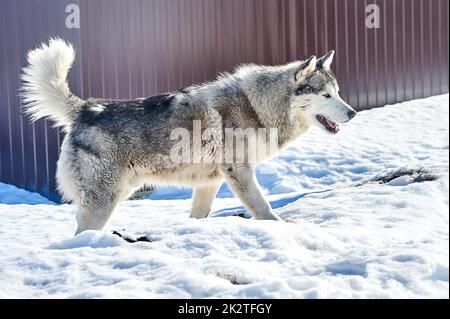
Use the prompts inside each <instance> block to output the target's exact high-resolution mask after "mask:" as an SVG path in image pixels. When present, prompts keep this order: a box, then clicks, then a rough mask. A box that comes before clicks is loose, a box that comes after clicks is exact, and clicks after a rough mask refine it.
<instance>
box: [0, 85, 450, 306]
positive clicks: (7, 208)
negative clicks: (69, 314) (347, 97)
mask: <svg viewBox="0 0 450 319" xmlns="http://www.w3.org/2000/svg"><path fill="white" fill-rule="evenodd" d="M448 102H449V101H448V94H445V95H441V96H435V97H431V98H427V99H421V100H415V101H410V102H404V103H400V104H396V105H390V106H386V107H384V108H379V109H374V110H371V111H365V112H360V114H359V115H358V116H357V117H356V118H355V119H354V120H353V121H352V122H350V123H349V124H348V125H344V126H343V127H342V129H341V132H340V133H339V134H337V135H335V136H330V135H328V134H326V133H322V132H321V131H320V130H318V129H313V130H311V131H310V132H309V133H308V134H306V136H304V137H301V138H300V139H299V140H298V141H297V142H296V143H295V144H294V145H293V146H292V147H290V148H289V149H287V150H285V151H284V152H283V153H281V154H280V155H279V156H278V157H277V158H276V159H274V160H272V161H270V162H268V163H265V164H262V165H260V166H259V168H258V179H259V181H260V182H261V184H262V186H263V188H264V191H265V193H266V194H268V195H267V196H268V198H269V199H270V201H271V204H272V207H274V209H275V212H276V213H277V214H279V215H280V216H281V217H282V218H283V219H285V220H288V221H290V222H274V221H256V220H253V219H245V218H240V217H231V216H228V215H232V214H236V213H245V209H244V208H243V207H242V205H241V204H240V202H239V201H238V200H236V199H234V198H231V196H232V195H231V193H230V192H229V190H228V188H227V187H223V188H222V189H221V191H220V194H219V195H220V198H218V199H216V201H215V203H214V207H213V213H212V214H211V217H210V218H207V219H204V220H195V219H190V218H188V215H189V209H190V199H188V198H189V194H190V191H189V190H176V189H171V188H166V189H160V190H157V191H156V192H155V193H154V194H152V195H151V196H150V198H152V199H150V200H141V201H127V202H125V203H123V204H122V205H121V206H120V207H119V208H118V210H117V211H116V213H115V215H114V216H113V218H112V219H111V221H110V222H109V224H108V225H107V227H106V229H105V231H104V232H95V231H87V232H84V233H82V234H80V235H78V236H76V237H73V233H74V231H75V228H76V225H75V216H74V209H75V208H74V207H73V206H71V205H54V204H53V203H51V202H50V201H48V200H46V199H45V198H43V197H42V196H39V195H37V194H32V193H29V192H26V191H24V190H20V189H17V188H16V187H14V186H11V185H6V184H0V242H1V245H0V297H3V298H11V297H19V298H27V297H33V298H46V297H56V298H116V297H117V298H121V297H123V298H166V297H172V298H202V297H209V298H222V297H231V298H234V297H244V298H421V297H425V298H449V213H448V208H449V187H448V181H449V179H448V174H449V161H448V156H449V128H448V126H449V123H448V116H449V106H448ZM401 169H426V170H428V171H430V172H431V173H433V174H435V175H437V177H438V179H437V180H434V181H426V182H421V183H419V182H414V179H413V178H412V177H409V176H400V177H397V178H395V179H393V180H391V181H389V182H388V183H385V184H380V183H377V182H376V180H377V179H378V178H379V177H382V176H385V175H386V174H388V173H392V172H397V171H399V170H401ZM174 198H178V199H174ZM224 216H227V217H224ZM122 229H126V232H127V233H128V234H131V235H132V236H134V237H138V236H142V235H146V236H148V238H150V239H151V240H152V242H137V243H128V242H126V241H124V240H123V239H121V238H119V237H118V236H115V235H113V234H112V233H111V232H112V231H113V230H119V231H120V230H122Z"/></svg>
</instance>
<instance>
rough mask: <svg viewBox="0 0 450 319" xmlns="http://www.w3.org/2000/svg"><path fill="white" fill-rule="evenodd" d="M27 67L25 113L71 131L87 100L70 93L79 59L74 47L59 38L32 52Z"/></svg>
mask: <svg viewBox="0 0 450 319" xmlns="http://www.w3.org/2000/svg"><path fill="white" fill-rule="evenodd" d="M27 57H28V66H26V67H25V68H23V70H22V71H23V73H22V77H21V79H22V86H21V90H20V91H21V99H22V103H23V107H24V111H25V113H26V114H27V115H29V116H30V117H31V119H32V120H33V121H36V120H38V119H40V118H42V117H48V118H49V119H50V120H52V121H53V122H55V126H63V127H64V128H65V130H66V131H67V130H69V129H70V126H71V124H72V123H73V121H74V119H75V116H76V114H77V113H78V111H79V110H80V108H81V106H82V105H83V104H84V101H83V100H81V99H80V98H79V97H77V96H75V95H74V94H72V93H71V92H70V89H69V85H68V83H67V74H68V73H69V70H70V68H71V67H72V64H73V62H74V60H75V50H74V48H73V46H72V45H71V44H70V43H68V42H66V41H64V40H62V39H59V38H52V39H50V40H49V42H48V44H47V43H42V44H41V46H40V47H38V48H36V49H34V50H31V51H29V52H28V56H27Z"/></svg>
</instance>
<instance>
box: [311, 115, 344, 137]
mask: <svg viewBox="0 0 450 319" xmlns="http://www.w3.org/2000/svg"><path fill="white" fill-rule="evenodd" d="M316 119H317V121H319V123H320V124H322V125H323V126H324V127H325V128H326V130H327V131H328V132H330V133H333V134H336V133H337V132H339V125H338V124H337V123H335V122H333V121H332V120H330V119H329V118H328V117H326V116H324V115H321V114H317V115H316Z"/></svg>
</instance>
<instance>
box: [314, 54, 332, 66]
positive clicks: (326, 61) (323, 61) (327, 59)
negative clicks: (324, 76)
mask: <svg viewBox="0 0 450 319" xmlns="http://www.w3.org/2000/svg"><path fill="white" fill-rule="evenodd" d="M333 57H334V50H331V51H330V52H328V53H327V54H325V55H324V56H323V57H321V58H319V59H318V60H317V62H316V67H317V69H318V70H320V69H326V70H329V69H330V67H331V62H333Z"/></svg>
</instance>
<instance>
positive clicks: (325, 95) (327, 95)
mask: <svg viewBox="0 0 450 319" xmlns="http://www.w3.org/2000/svg"><path fill="white" fill-rule="evenodd" d="M323 97H324V98H327V99H329V98H330V97H331V95H330V94H328V93H325V94H324V95H323Z"/></svg>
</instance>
